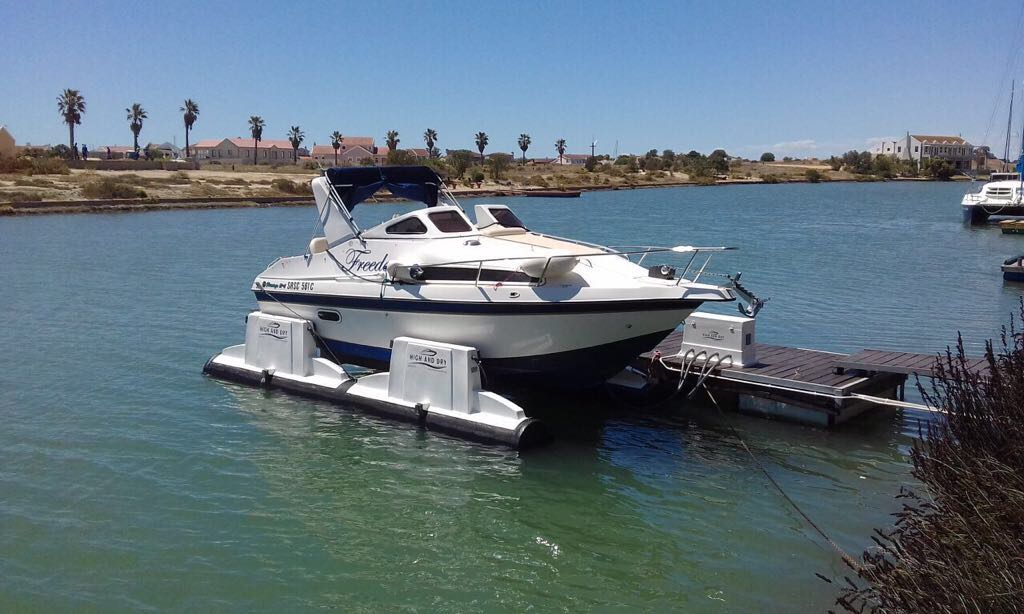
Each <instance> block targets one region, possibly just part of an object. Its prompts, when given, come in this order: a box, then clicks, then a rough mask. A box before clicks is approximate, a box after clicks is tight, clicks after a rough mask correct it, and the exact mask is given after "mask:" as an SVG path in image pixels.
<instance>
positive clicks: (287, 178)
mask: <svg viewBox="0 0 1024 614" xmlns="http://www.w3.org/2000/svg"><path fill="white" fill-rule="evenodd" d="M398 152H399V153H400V152H401V150H398ZM719 152H720V153H719ZM681 157H682V158H683V159H684V161H682V162H680V161H678V160H676V159H675V158H676V156H675V154H673V153H672V152H671V151H665V152H663V154H658V153H657V152H655V151H653V150H652V151H651V152H648V154H646V155H645V156H642V157H641V156H619V158H618V159H616V160H614V161H612V160H609V159H605V158H604V157H601V156H598V157H594V158H591V159H589V160H588V161H587V164H586V165H585V166H582V165H581V166H570V165H550V164H532V163H526V164H523V163H519V162H512V161H510V160H507V159H502V157H499V158H498V159H497V160H495V159H494V158H491V159H487V160H485V161H484V163H483V164H482V165H481V164H479V161H476V162H475V163H470V164H465V166H462V167H461V168H460V167H459V165H458V163H457V161H454V162H446V161H445V160H437V159H431V160H427V161H426V162H425V163H426V164H427V165H429V166H432V167H434V168H435V169H436V170H437V171H438V172H439V173H440V174H441V175H442V176H445V177H446V179H447V182H448V184H449V187H451V189H452V192H453V193H454V194H455V195H456V196H461V197H485V196H515V195H520V194H525V193H528V192H531V191H552V190H555V191H563V190H573V191H594V190H622V189H638V188H655V187H683V186H700V187H704V186H720V185H749V184H769V185H770V184H778V183H825V182H830V181H843V182H847V181H854V182H859V181H887V180H901V181H928V180H942V179H950V178H952V177H950V176H939V175H931V176H927V177H918V176H916V174H917V173H914V176H905V175H904V174H902V173H896V172H888V171H891V170H895V169H894V168H893V169H890V168H888V166H889V165H888V164H886V163H888V162H891V161H890V160H888V159H884V160H885V162H884V163H882V166H884V167H886V168H882V169H880V170H879V169H877V168H876V167H875V162H874V161H868V162H866V163H865V162H864V160H865V158H866V157H865V156H861V155H860V154H857V152H850V154H847V155H846V156H844V158H832V159H831V160H827V161H821V160H817V159H809V160H791V159H785V160H783V161H781V162H775V161H774V159H772V160H766V161H763V162H762V161H753V160H740V159H732V160H728V159H726V157H725V152H724V151H721V150H717V151H716V152H714V153H712V154H711V155H710V156H703V155H702V154H699V153H697V152H690V154H687V155H686V156H681ZM845 158H850V159H852V160H853V162H851V163H849V164H847V163H845V162H843V161H842V160H843V159H845ZM879 159H882V158H879ZM876 160H877V159H876ZM837 161H838V162H839V163H838V164H837ZM90 162H91V161H88V162H85V163H82V162H78V163H72V164H73V165H74V166H85V167H86V168H70V167H69V164H68V163H67V162H65V161H64V160H62V159H60V158H59V157H49V156H35V157H23V158H15V159H9V158H8V159H3V160H0V216H3V215H31V214H46V213H94V212H127V211H152V210H169V209H196V208H221V207H224V208H226V207H268V206H286V205H305V204H309V202H310V201H311V198H312V195H311V193H310V188H309V181H310V180H311V179H312V178H314V177H316V176H317V175H318V174H319V169H317V168H316V167H311V165H308V164H307V165H304V166H301V165H293V164H287V165H284V164H282V165H274V166H250V165H235V166H227V165H223V166H222V165H217V164H207V165H204V166H203V167H202V168H200V169H195V168H194V166H195V165H194V164H191V163H184V164H179V165H176V164H174V163H164V164H163V165H162V166H163V168H159V169H157V168H152V166H153V164H152V163H145V164H139V165H138V166H139V167H140V169H138V170H136V169H134V168H132V165H131V163H128V164H127V165H122V167H124V166H127V170H96V169H92V168H89V166H99V164H96V165H92V164H90ZM402 162H409V163H416V162H415V161H405V160H403V161H402ZM858 164H860V166H858ZM176 166H181V167H185V168H186V169H188V170H174V169H175V167H176ZM188 167H193V168H191V169H189V168H188ZM723 169H724V170H723ZM956 179H965V180H966V179H969V178H968V177H966V176H960V177H956ZM378 200H380V201H382V202H385V201H388V200H392V199H389V198H388V197H387V196H385V197H383V198H379V199H378Z"/></svg>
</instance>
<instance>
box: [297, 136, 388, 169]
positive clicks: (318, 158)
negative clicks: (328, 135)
mask: <svg viewBox="0 0 1024 614" xmlns="http://www.w3.org/2000/svg"><path fill="white" fill-rule="evenodd" d="M374 147H375V145H374V144H373V137H372V136H346V137H343V138H342V139H341V147H339V148H338V164H339V165H343V163H342V160H343V159H344V160H352V158H353V156H352V155H348V156H346V155H345V154H346V153H347V152H348V151H349V150H353V149H359V150H362V157H361V158H359V160H361V159H362V158H365V157H372V156H373V154H372V153H371V152H372V151H373V149H374ZM359 153H360V152H357V153H356V155H358V154H359ZM310 156H311V157H312V158H313V161H314V162H318V163H320V164H322V165H324V166H334V146H332V145H331V144H329V143H328V144H327V145H314V146H313V149H312V150H311V152H310ZM358 163H359V161H358V160H357V161H356V162H355V164H358ZM349 166H351V164H349Z"/></svg>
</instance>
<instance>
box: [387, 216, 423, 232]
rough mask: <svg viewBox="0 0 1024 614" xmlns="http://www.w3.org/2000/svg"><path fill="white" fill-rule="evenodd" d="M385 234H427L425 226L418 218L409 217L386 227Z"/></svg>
mask: <svg viewBox="0 0 1024 614" xmlns="http://www.w3.org/2000/svg"><path fill="white" fill-rule="evenodd" d="M387 233H388V234H389V235H422V234H426V233H427V226H426V225H425V224H424V223H423V222H421V221H420V220H419V218H416V217H410V218H407V219H404V220H402V221H401V222H395V223H394V224H392V225H390V226H388V228H387Z"/></svg>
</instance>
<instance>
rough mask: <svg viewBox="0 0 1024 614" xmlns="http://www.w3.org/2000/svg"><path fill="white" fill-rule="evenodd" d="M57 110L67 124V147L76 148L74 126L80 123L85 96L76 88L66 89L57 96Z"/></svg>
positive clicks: (83, 111)
mask: <svg viewBox="0 0 1024 614" xmlns="http://www.w3.org/2000/svg"><path fill="white" fill-rule="evenodd" d="M57 112H58V113H60V114H61V117H63V118H64V123H65V124H67V125H68V148H69V149H76V146H75V126H76V125H81V123H82V113H85V98H82V94H80V93H79V92H78V90H72V89H66V90H64V91H63V92H62V93H61V95H60V96H57Z"/></svg>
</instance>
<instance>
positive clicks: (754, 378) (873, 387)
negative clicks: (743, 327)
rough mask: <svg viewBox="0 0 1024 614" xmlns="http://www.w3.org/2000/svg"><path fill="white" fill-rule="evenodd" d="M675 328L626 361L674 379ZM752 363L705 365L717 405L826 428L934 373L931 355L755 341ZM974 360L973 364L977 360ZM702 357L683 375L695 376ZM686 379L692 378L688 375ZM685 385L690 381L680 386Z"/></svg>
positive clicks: (899, 396) (678, 335) (660, 378)
mask: <svg viewBox="0 0 1024 614" xmlns="http://www.w3.org/2000/svg"><path fill="white" fill-rule="evenodd" d="M682 340H683V333H682V332H674V333H672V334H670V335H669V336H668V337H666V338H665V340H664V341H662V342H661V343H660V344H659V345H658V346H657V347H656V348H655V349H654V350H652V351H651V352H647V353H645V354H642V355H641V356H639V357H638V358H637V359H636V360H635V361H634V363H633V365H632V366H633V368H634V369H636V370H638V371H640V372H642V373H645V374H646V375H647V376H648V378H650V379H652V380H653V381H656V382H660V386H662V387H666V388H669V387H671V386H675V385H677V384H678V381H679V376H680V374H679V373H678V372H674V371H671V370H669V369H666V368H665V367H663V366H662V365H661V363H660V361H658V360H655V359H654V354H655V352H658V353H659V355H660V356H661V360H662V361H664V363H665V365H666V366H668V367H669V368H670V369H681V368H684V367H685V365H684V364H683V359H682V358H681V357H680V356H679V355H678V354H679V348H680V345H681V343H682ZM755 347H756V351H757V361H758V362H757V364H755V365H751V366H746V367H722V368H715V369H712V370H711V371H710V372H709V373H708V375H707V379H706V384H707V386H708V388H709V389H710V390H711V391H712V393H713V394H714V395H715V399H716V400H717V401H718V403H719V404H720V405H722V406H723V407H724V408H731V409H735V410H738V411H740V412H744V413H750V414H756V415H761V416H765V417H774V418H780V419H784V420H790V421H795V422H800V423H804V424H812V425H815V426H823V427H833V426H836V425H838V424H841V423H843V422H846V421H847V420H849V419H850V418H853V417H854V416H857V415H859V414H862V413H864V412H865V411H868V410H870V409H874V408H877V407H879V406H880V405H881V400H882V399H885V400H892V401H902V400H903V398H904V394H903V393H904V388H905V385H906V381H907V378H908V377H909V376H910V375H918V376H921V377H932V376H934V369H935V365H936V362H937V356H936V355H935V354H919V353H912V352H887V351H882V350H864V351H862V352H858V353H856V354H852V355H850V354H840V353H835V352H825V351H821V350H810V349H804V348H792V347H785V346H780V345H769V344H763V343H760V344H756V345H755ZM979 365H980V362H978V364H972V368H973V367H978V366H979ZM700 371H701V363H699V362H698V363H697V364H696V365H695V366H694V367H693V368H692V370H691V373H690V375H689V378H688V379H691V380H693V382H692V383H693V384H695V383H696V379H697V377H698V375H699V373H700ZM686 385H687V386H690V385H692V384H691V383H690V382H687V384H686ZM686 389H689V388H686Z"/></svg>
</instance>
